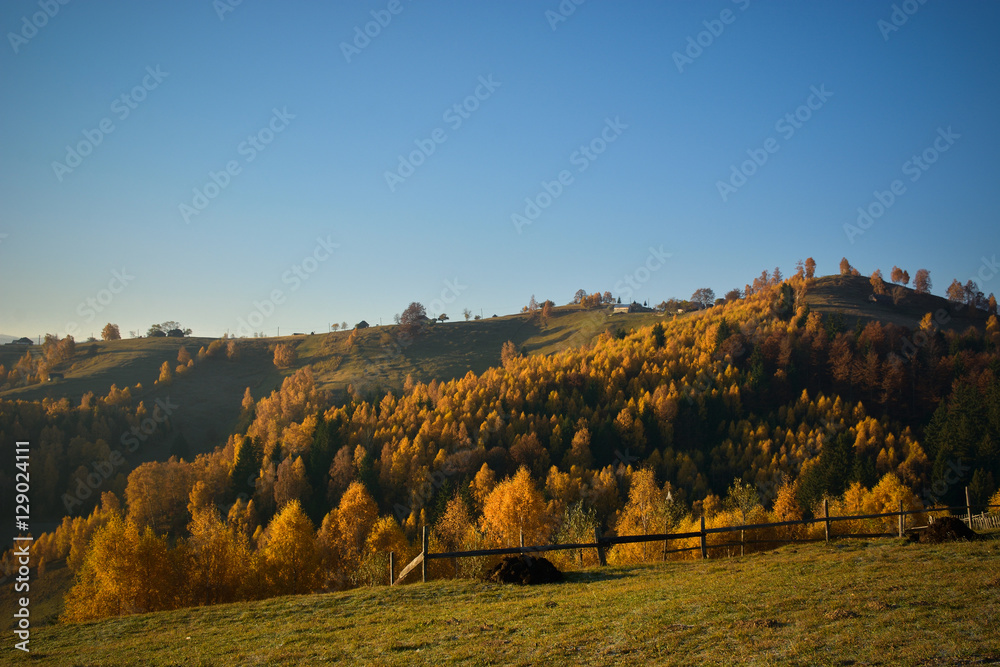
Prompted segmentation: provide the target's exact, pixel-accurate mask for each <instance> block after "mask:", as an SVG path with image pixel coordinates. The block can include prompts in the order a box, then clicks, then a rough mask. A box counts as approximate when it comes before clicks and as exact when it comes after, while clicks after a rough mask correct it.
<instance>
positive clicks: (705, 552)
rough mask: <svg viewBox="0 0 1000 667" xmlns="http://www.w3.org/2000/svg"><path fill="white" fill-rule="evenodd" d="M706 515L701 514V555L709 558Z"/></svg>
mask: <svg viewBox="0 0 1000 667" xmlns="http://www.w3.org/2000/svg"><path fill="white" fill-rule="evenodd" d="M705 537H706V533H705V515H704V514H702V515H701V557H702V558H708V543H707V542H706V541H705Z"/></svg>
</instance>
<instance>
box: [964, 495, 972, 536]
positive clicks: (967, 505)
mask: <svg viewBox="0 0 1000 667" xmlns="http://www.w3.org/2000/svg"><path fill="white" fill-rule="evenodd" d="M965 514H966V516H968V517H969V528H972V504H971V503H970V502H969V487H965Z"/></svg>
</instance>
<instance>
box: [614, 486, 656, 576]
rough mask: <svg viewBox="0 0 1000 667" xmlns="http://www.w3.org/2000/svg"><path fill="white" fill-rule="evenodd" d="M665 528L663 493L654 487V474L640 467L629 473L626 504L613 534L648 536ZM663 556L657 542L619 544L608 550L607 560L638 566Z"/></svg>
mask: <svg viewBox="0 0 1000 667" xmlns="http://www.w3.org/2000/svg"><path fill="white" fill-rule="evenodd" d="M665 528H666V493H665V492H664V490H663V489H661V488H660V487H658V486H657V485H656V475H655V473H654V472H653V471H652V470H651V469H649V468H644V469H642V470H639V471H637V472H634V473H632V485H631V487H630V488H629V492H628V502H627V503H625V508H624V509H623V510H622V513H621V516H620V517H619V519H618V522H617V523H616V524H615V531H616V532H617V533H618V534H619V535H650V534H655V533H658V532H661V531H663V530H664V529H665ZM662 553H663V544H662V543H660V542H636V543H633V544H620V545H618V546H616V547H615V548H614V549H612V552H611V559H612V560H613V561H615V562H618V563H638V562H643V561H648V560H652V559H654V558H657V556H658V555H662Z"/></svg>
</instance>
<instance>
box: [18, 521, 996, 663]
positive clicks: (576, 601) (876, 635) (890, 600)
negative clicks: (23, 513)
mask: <svg viewBox="0 0 1000 667" xmlns="http://www.w3.org/2000/svg"><path fill="white" fill-rule="evenodd" d="M998 564H1000V541H998V540H997V539H996V538H995V537H994V538H993V539H989V540H985V541H982V542H976V543H955V544H944V545H935V546H926V545H907V544H904V543H903V542H902V541H900V540H895V539H886V540H875V541H869V542H865V541H851V542H847V541H844V542H834V543H832V544H829V545H827V544H810V545H804V546H790V547H785V548H782V549H779V550H776V551H772V552H764V553H759V554H754V555H752V556H748V557H746V558H734V559H727V560H707V561H690V562H669V563H663V564H653V565H644V566H633V567H609V568H603V569H599V570H598V569H590V570H584V571H581V572H577V573H571V574H569V576H568V580H567V582H565V583H562V584H551V585H544V586H536V587H515V586H509V585H508V586H505V585H496V584H485V583H480V582H473V581H467V580H459V581H436V582H431V583H428V584H415V585H408V586H403V587H399V588H393V589H389V588H375V589H369V590H354V591H349V592H345V593H333V594H325V595H312V596H300V597H284V598H276V599H272V600H265V601H262V602H253V603H243V604H232V605H223V606H217V607H207V608H197V609H184V610H178V611H173V612H163V613H156V614H147V615H140V616H132V617H126V618H120V619H114V620H107V621H101V622H95V623H85V624H76V625H56V626H50V627H44V628H39V629H37V630H36V631H35V632H34V633H33V636H32V643H31V646H32V652H33V653H34V655H33V656H32V657H33V658H34V662H35V663H36V664H40V665H97V664H100V665H132V664H140V663H144V664H152V665H174V664H191V665H257V664H259V665H263V664H268V665H271V664H287V665H291V664H316V663H320V662H327V661H330V662H343V663H351V664H387V665H409V664H434V665H440V664H482V665H487V664H514V665H522V664H523V665H526V664H553V665H557V664H558V665H561V664H593V665H606V664H612V663H614V664H626V665H633V664H634V665H646V664H720V665H721V664H734V663H747V662H751V661H753V662H755V664H765V665H766V664H810V665H813V664H854V663H863V664H873V665H890V664H891V665H921V664H937V665H941V664H982V663H984V662H992V661H998V660H1000V637H998V636H997V635H996V628H997V627H998V625H1000V567H998Z"/></svg>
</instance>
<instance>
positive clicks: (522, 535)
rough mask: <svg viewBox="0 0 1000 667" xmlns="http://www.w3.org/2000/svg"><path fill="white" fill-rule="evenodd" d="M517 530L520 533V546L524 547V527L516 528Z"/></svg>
mask: <svg viewBox="0 0 1000 667" xmlns="http://www.w3.org/2000/svg"><path fill="white" fill-rule="evenodd" d="M517 532H518V533H520V534H521V548H522V549H523V548H524V529H522V528H518V529H517Z"/></svg>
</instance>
